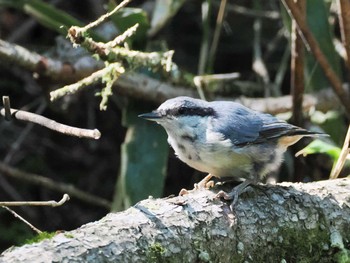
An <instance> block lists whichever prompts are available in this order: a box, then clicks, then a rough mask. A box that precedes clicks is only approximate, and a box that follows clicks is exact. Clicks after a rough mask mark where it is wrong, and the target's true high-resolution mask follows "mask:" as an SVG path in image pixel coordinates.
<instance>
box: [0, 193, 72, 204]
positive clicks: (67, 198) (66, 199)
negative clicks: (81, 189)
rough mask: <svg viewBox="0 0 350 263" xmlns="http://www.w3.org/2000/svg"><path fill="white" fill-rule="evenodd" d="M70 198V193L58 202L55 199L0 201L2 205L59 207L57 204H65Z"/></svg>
mask: <svg viewBox="0 0 350 263" xmlns="http://www.w3.org/2000/svg"><path fill="white" fill-rule="evenodd" d="M69 199H70V198H69V195H68V194H64V195H63V197H62V199H61V200H60V201H58V202H57V201H54V200H50V201H21V202H17V201H9V202H1V201H0V205H1V206H52V207H57V206H61V205H63V204H64V203H65V202H67V201H68V200H69Z"/></svg>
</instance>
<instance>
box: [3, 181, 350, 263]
mask: <svg viewBox="0 0 350 263" xmlns="http://www.w3.org/2000/svg"><path fill="white" fill-rule="evenodd" d="M214 196H215V193H214V192H212V191H209V190H198V191H196V192H194V193H190V194H188V195H186V196H184V197H174V198H167V199H147V200H144V201H141V202H140V203H138V204H137V205H135V206H134V207H132V208H130V209H128V210H126V211H123V212H119V213H111V214H108V215H107V216H106V217H104V218H102V219H101V220H100V221H97V222H93V223H89V224H86V225H84V226H82V227H80V228H79V229H76V230H73V231H69V232H65V233H60V234H57V235H56V236H55V237H53V238H51V239H48V240H44V241H42V242H39V243H36V244H31V245H24V246H22V247H16V248H10V249H8V250H7V251H5V252H3V253H2V254H1V256H0V262H6V263H11V262H45V263H47V262H334V261H338V260H344V259H345V260H346V259H349V258H348V250H347V248H348V241H349V240H350V208H349V200H350V180H348V179H337V180H331V181H321V182H315V183H307V184H302V183H299V184H292V183H283V184H278V185H275V186H272V185H263V186H261V187H260V186H259V187H254V188H248V190H247V192H245V193H243V194H242V195H241V196H240V198H239V200H238V202H237V204H236V205H235V207H234V209H233V211H231V210H230V207H229V203H226V202H223V201H220V200H214Z"/></svg>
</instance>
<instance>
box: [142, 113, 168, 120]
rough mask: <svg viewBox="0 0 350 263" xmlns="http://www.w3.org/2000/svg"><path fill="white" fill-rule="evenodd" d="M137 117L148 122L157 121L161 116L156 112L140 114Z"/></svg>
mask: <svg viewBox="0 0 350 263" xmlns="http://www.w3.org/2000/svg"><path fill="white" fill-rule="evenodd" d="M139 117H140V118H143V119H146V120H149V121H158V120H159V119H161V118H162V116H161V115H160V114H159V113H158V112H156V111H152V112H150V113H144V114H140V115H139Z"/></svg>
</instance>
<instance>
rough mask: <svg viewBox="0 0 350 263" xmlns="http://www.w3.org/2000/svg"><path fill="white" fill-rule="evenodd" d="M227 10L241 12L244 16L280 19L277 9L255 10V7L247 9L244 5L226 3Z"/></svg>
mask: <svg viewBox="0 0 350 263" xmlns="http://www.w3.org/2000/svg"><path fill="white" fill-rule="evenodd" d="M214 4H217V2H214ZM227 10H228V11H230V12H234V13H237V14H241V15H244V16H250V17H254V18H257V17H260V18H268V19H280V18H281V15H280V13H279V12H277V11H267V10H256V9H249V8H246V7H245V6H241V5H236V4H232V3H231V4H227Z"/></svg>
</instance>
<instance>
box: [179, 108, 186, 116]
mask: <svg viewBox="0 0 350 263" xmlns="http://www.w3.org/2000/svg"><path fill="white" fill-rule="evenodd" d="M186 112H187V108H186V107H180V108H179V109H178V113H179V114H185V113H186Z"/></svg>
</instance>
